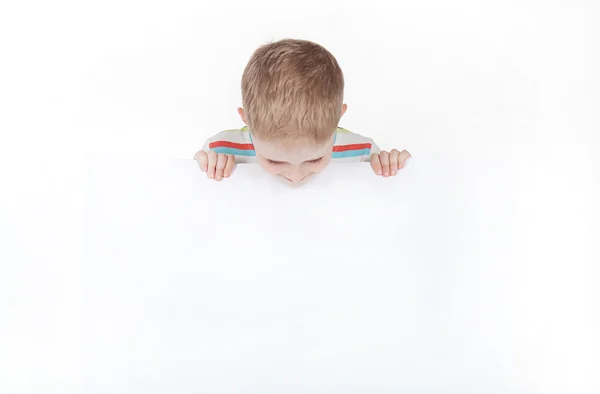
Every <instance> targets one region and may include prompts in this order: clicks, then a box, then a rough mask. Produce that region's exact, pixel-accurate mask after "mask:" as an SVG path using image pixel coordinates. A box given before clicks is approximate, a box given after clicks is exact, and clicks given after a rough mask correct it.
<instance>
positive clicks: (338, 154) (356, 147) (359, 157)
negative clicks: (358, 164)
mask: <svg viewBox="0 0 600 394" xmlns="http://www.w3.org/2000/svg"><path fill="white" fill-rule="evenodd" d="M372 153H379V148H378V147H377V145H376V144H375V142H373V140H372V139H371V138H368V137H365V136H362V135H360V134H357V133H353V132H351V131H350V130H348V129H345V128H343V127H338V129H337V130H336V135H335V143H334V146H333V155H332V158H333V159H340V160H342V159H343V160H344V161H369V158H370V157H371V154H372Z"/></svg>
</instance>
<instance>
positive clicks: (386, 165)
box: [371, 149, 411, 177]
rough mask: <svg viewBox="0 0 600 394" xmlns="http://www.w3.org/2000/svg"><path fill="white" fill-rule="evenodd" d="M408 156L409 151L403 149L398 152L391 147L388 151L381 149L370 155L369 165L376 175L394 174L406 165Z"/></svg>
mask: <svg viewBox="0 0 600 394" xmlns="http://www.w3.org/2000/svg"><path fill="white" fill-rule="evenodd" d="M410 157H411V156H410V153H408V152H407V151H405V150H403V151H402V152H400V151H398V150H397V149H392V151H391V152H389V153H388V152H387V151H384V150H382V151H381V152H380V153H373V154H372V155H371V167H372V168H373V171H375V174H377V175H383V176H384V177H388V176H394V175H396V174H397V173H398V170H399V169H402V168H404V167H406V162H407V161H408V159H410Z"/></svg>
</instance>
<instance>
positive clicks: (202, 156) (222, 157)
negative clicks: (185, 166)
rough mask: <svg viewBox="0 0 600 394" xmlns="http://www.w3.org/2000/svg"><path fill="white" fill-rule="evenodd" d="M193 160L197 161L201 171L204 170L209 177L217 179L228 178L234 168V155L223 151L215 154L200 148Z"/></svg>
mask: <svg viewBox="0 0 600 394" xmlns="http://www.w3.org/2000/svg"><path fill="white" fill-rule="evenodd" d="M194 160H196V161H198V165H199V166H200V169H201V170H202V172H206V175H207V176H208V177H209V178H210V179H215V180H217V181H220V180H221V179H223V178H229V176H231V174H232V173H233V170H234V169H235V156H233V155H226V154H224V153H219V154H217V153H215V152H213V151H210V152H208V153H207V152H204V151H203V150H201V151H198V152H196V154H195V155H194Z"/></svg>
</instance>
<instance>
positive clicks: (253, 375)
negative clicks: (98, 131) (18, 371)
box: [82, 158, 525, 393]
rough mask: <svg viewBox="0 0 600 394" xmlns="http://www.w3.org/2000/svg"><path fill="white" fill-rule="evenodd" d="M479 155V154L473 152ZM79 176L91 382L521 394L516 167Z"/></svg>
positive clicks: (126, 387) (117, 163) (147, 388)
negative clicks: (299, 183)
mask: <svg viewBox="0 0 600 394" xmlns="http://www.w3.org/2000/svg"><path fill="white" fill-rule="evenodd" d="M474 164H475V165H474ZM89 169H90V171H89V176H88V178H87V179H88V184H87V187H86V190H87V194H86V202H87V204H86V222H85V239H86V244H85V249H86V253H85V259H84V260H85V261H84V264H83V289H84V298H83V300H84V311H83V319H84V320H83V327H84V330H83V335H82V337H83V365H84V375H83V382H84V389H85V392H86V393H104V392H111V393H119V392H123V393H125V392H146V393H154V392H156V393H158V392H165V390H169V391H173V392H178V393H188V392H189V393H197V392H211V393H221V392H222V393H229V392H261V393H265V392H273V393H276V392H289V393H295V392H308V391H309V392H328V393H331V392H336V393H337V392H340V393H349V392H365V391H364V390H367V391H368V392H370V393H380V392H381V393H383V392H398V391H399V390H402V391H404V390H408V391H410V392H413V393H438V392H439V393H449V392H456V393H468V392H473V393H480V392H488V393H492V392H498V393H506V392H518V391H514V390H517V389H519V388H522V387H523V385H524V384H525V383H524V381H522V371H521V370H520V365H519V357H518V356H519V354H518V348H517V347H518V344H517V343H516V342H515V338H516V336H515V335H516V334H515V325H514V306H515V305H514V303H513V301H514V300H513V298H512V297H511V295H510V291H511V284H512V282H511V276H512V275H513V273H512V271H511V270H512V268H513V267H512V265H511V253H512V249H511V229H512V227H511V226H512V225H513V223H512V214H513V203H514V201H513V200H512V197H511V196H512V195H511V182H510V180H509V173H510V171H509V170H508V169H506V168H503V167H502V166H501V165H498V164H493V163H492V162H490V161H480V162H476V163H473V162H472V161H471V162H465V161H460V160H456V159H454V160H451V161H448V160H447V159H442V158H439V159H433V158H431V159H421V160H415V159H413V160H412V161H411V163H410V164H409V166H408V168H407V169H406V170H404V171H401V173H400V174H399V175H398V176H397V177H396V178H395V179H383V178H378V177H375V176H374V175H372V174H371V173H370V172H371V170H370V168H369V166H368V165H367V164H338V165H332V167H331V168H329V169H328V170H327V171H326V172H325V173H324V174H322V175H320V176H319V177H318V178H316V179H315V180H314V181H313V182H311V183H310V184H308V185H306V186H305V187H303V188H301V189H291V188H289V187H287V186H286V185H283V184H279V183H277V182H275V181H273V180H272V179H270V178H269V176H268V175H266V174H263V173H262V170H260V168H259V167H258V166H255V165H240V166H238V168H237V170H236V173H235V174H234V176H233V177H232V178H230V179H228V180H226V181H224V182H221V183H218V184H217V183H215V182H213V181H210V180H208V179H206V178H205V176H204V174H202V173H201V172H200V170H199V169H198V167H197V165H196V163H195V162H193V161H190V160H170V161H168V160H165V161H145V160H137V161H134V160H112V161H104V160H98V161H96V162H92V163H91V164H90V167H89Z"/></svg>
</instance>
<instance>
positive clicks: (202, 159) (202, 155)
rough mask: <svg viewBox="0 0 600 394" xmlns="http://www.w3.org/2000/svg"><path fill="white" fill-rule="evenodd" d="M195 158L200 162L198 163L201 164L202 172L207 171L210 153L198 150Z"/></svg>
mask: <svg viewBox="0 0 600 394" xmlns="http://www.w3.org/2000/svg"><path fill="white" fill-rule="evenodd" d="M194 160H196V161H197V162H198V165H199V166H200V169H201V170H202V172H206V169H207V167H208V155H207V154H206V152H204V151H203V150H200V151H198V152H196V154H195V155H194Z"/></svg>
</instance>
